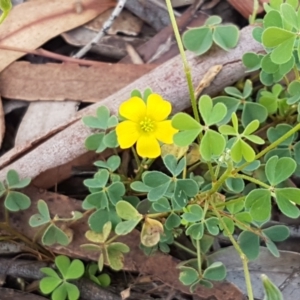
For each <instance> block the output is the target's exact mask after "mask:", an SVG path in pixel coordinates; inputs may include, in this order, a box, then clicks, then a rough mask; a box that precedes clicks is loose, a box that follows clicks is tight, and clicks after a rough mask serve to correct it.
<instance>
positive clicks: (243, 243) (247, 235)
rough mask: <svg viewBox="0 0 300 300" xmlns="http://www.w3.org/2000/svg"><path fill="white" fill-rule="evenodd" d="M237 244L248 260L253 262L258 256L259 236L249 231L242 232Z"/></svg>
mask: <svg viewBox="0 0 300 300" xmlns="http://www.w3.org/2000/svg"><path fill="white" fill-rule="evenodd" d="M238 243H239V245H240V247H241V249H242V251H243V252H244V253H245V255H246V256H247V258H248V259H249V260H255V259H256V258H257V257H258V255H259V247H260V245H259V236H258V235H257V234H255V233H253V232H251V231H243V232H241V234H240V235H239V238H238Z"/></svg>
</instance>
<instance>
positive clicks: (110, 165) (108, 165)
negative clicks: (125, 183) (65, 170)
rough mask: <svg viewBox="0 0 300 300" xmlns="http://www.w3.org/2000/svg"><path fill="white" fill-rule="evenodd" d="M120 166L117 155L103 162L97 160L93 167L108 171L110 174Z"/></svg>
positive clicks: (119, 159)
mask: <svg viewBox="0 0 300 300" xmlns="http://www.w3.org/2000/svg"><path fill="white" fill-rule="evenodd" d="M120 164H121V158H120V156H118V155H112V156H110V157H109V159H108V160H107V161H106V162H105V161H102V160H98V161H96V162H94V165H95V166H97V167H99V168H105V169H108V170H109V171H110V172H114V171H116V170H117V169H118V168H119V166H120Z"/></svg>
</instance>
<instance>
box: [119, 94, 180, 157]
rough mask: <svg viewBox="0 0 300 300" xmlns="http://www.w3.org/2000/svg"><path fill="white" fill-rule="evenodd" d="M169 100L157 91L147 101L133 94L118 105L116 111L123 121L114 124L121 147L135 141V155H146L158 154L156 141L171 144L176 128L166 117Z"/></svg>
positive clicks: (159, 150)
mask: <svg viewBox="0 0 300 300" xmlns="http://www.w3.org/2000/svg"><path fill="white" fill-rule="evenodd" d="M171 110H172V106H171V103H170V102H168V101H165V100H164V99H163V98H162V97H161V96H160V95H158V94H151V95H149V97H148V99H147V104H146V103H145V102H144V101H143V100H142V99H141V98H139V97H132V98H130V99H129V100H127V101H125V102H123V103H122V104H121V105H120V108H119V113H120V115H121V116H122V117H124V118H125V119H126V120H125V121H123V122H121V123H119V124H118V125H117V127H116V133H117V138H118V142H119V144H120V147H121V148H122V149H126V148H130V147H131V146H133V145H134V144H135V143H137V144H136V150H137V153H138V155H140V156H141V157H146V158H156V157H158V156H160V154H161V149H160V144H159V141H160V142H162V143H165V144H172V143H173V135H174V134H175V133H176V132H177V131H178V130H176V129H175V128H173V127H172V125H171V120H166V119H167V117H168V116H169V114H170V113H171Z"/></svg>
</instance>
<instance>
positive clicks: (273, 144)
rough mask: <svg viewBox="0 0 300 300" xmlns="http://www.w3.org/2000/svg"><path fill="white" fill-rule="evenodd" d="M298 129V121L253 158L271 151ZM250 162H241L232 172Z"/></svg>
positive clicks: (299, 127) (236, 171) (239, 169)
mask: <svg viewBox="0 0 300 300" xmlns="http://www.w3.org/2000/svg"><path fill="white" fill-rule="evenodd" d="M298 130H300V123H299V124H298V125H296V126H295V127H294V128H292V129H291V130H289V131H288V132H287V133H285V134H284V135H283V136H281V137H280V138H279V139H278V140H276V141H275V142H274V143H272V144H270V145H269V146H268V147H266V148H265V149H263V150H262V151H260V152H259V153H258V154H256V156H255V158H254V159H259V158H261V157H262V156H264V155H265V154H266V153H268V152H269V151H271V150H272V149H274V148H275V147H277V146H278V145H279V144H281V143H282V142H284V141H285V140H286V139H287V138H289V137H290V136H291V135H293V134H294V133H296V132H297V131H298ZM251 163H252V161H251V162H246V163H244V164H242V165H241V166H240V167H239V168H236V169H235V170H233V172H232V173H233V174H236V173H238V172H239V171H241V170H243V169H244V168H245V167H247V166H248V165H249V164H251Z"/></svg>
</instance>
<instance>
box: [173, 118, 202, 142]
mask: <svg viewBox="0 0 300 300" xmlns="http://www.w3.org/2000/svg"><path fill="white" fill-rule="evenodd" d="M172 126H173V127H174V128H175V129H178V130H180V132H178V133H176V134H175V135H174V137H173V140H174V143H175V144H176V145H177V146H181V147H185V146H189V145H190V144H191V143H192V142H193V141H194V140H195V139H196V138H197V136H198V135H199V133H200V132H201V131H202V126H201V125H200V124H199V123H198V122H197V121H196V120H195V119H193V118H192V117H191V116H190V115H188V114H186V113H177V114H176V115H175V116H174V117H173V118H172Z"/></svg>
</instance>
